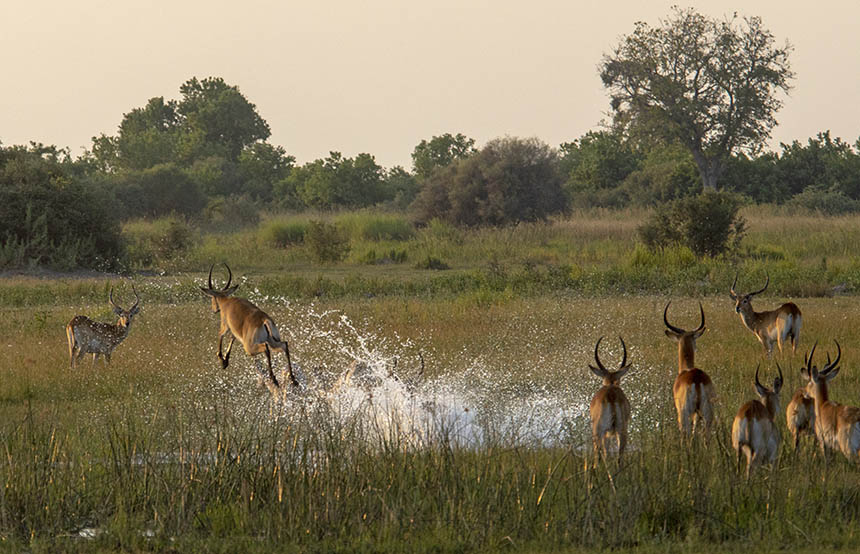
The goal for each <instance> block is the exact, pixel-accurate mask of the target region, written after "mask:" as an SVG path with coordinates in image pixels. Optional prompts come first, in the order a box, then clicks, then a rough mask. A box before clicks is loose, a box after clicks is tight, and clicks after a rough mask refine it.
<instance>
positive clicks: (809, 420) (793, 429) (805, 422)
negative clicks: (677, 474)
mask: <svg viewBox="0 0 860 554" xmlns="http://www.w3.org/2000/svg"><path fill="white" fill-rule="evenodd" d="M807 366H808V362H807V358H806V356H804V358H803V367H801V368H800V375H801V377H802V378H803V383H804V386H801V387H798V388H797V390H795V391H794V395H793V396H792V397H791V401H790V402H789V403H788V406H786V408H785V425H786V427H788V431H789V432H790V433H791V438H792V439H793V440H794V450H795V452H797V448H798V446H799V445H800V436H801V435H810V436H812V439H813V440H815V439H816V437H815V400H814V399H813V397H812V394H813V393H812V384H811V379H810V376H809V369H808V367H807Z"/></svg>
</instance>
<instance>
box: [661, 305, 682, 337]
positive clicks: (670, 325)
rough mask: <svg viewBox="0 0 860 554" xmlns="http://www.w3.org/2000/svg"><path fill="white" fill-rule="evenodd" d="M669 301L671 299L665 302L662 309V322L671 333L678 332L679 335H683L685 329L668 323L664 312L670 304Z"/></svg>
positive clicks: (666, 311) (667, 310)
mask: <svg viewBox="0 0 860 554" xmlns="http://www.w3.org/2000/svg"><path fill="white" fill-rule="evenodd" d="M671 303H672V301H671V300H670V301H669V302H668V303H667V304H666V309H665V310H663V323H665V324H666V327H668V328H669V330H670V331H672V332H673V333H678V334H679V335H683V334H684V333H685V331H684V330H683V329H681V328H679V327H675V326H674V325H672V324H671V323H669V319H668V318H667V317H666V314H667V313H668V312H669V304H671Z"/></svg>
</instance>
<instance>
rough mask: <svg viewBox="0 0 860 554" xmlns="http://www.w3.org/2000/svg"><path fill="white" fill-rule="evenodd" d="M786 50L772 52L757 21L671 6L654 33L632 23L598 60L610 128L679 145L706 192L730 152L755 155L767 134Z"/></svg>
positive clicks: (786, 73) (783, 85)
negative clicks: (606, 94)
mask: <svg viewBox="0 0 860 554" xmlns="http://www.w3.org/2000/svg"><path fill="white" fill-rule="evenodd" d="M791 50H792V47H791V45H790V44H789V43H788V42H786V43H785V44H784V45H783V46H780V47H778V46H776V45H775V41H774V36H773V35H772V34H771V33H770V32H769V31H768V30H767V29H765V28H764V27H763V25H762V21H761V19H760V18H758V17H746V18H743V19H739V18H738V17H737V15H735V16H733V17H732V18H730V19H726V20H717V19H711V18H708V17H705V16H703V15H701V14H699V13H697V12H696V11H695V10H693V9H692V8H689V9H680V8H677V7H676V8H674V11H673V13H672V16H671V17H670V18H669V19H667V20H665V21H661V24H660V26H659V27H651V26H649V25H648V24H647V23H644V22H638V23H636V25H635V29H634V31H633V33H631V34H630V35H627V36H625V37H622V39H621V41H620V44H618V46H616V48H615V49H614V50H613V52H612V53H611V54H607V55H605V56H604V58H603V61H602V63H601V66H600V76H601V79H602V80H603V84H604V86H605V87H606V88H607V89H609V92H610V96H611V105H612V109H613V111H614V114H615V120H616V123H617V124H619V125H621V126H623V127H625V128H626V129H628V130H630V131H631V132H632V133H637V132H639V133H648V134H663V135H665V136H667V138H675V139H677V140H679V141H680V142H681V144H683V145H684V146H685V147H686V148H687V149H689V150H690V152H691V153H692V155H693V159H694V160H695V162H696V165H697V167H698V169H699V173H700V174H701V177H702V183H703V184H704V186H705V187H706V188H712V189H713V188H716V186H717V183H718V181H719V178H720V176H721V175H722V173H723V171H724V170H725V167H726V163H727V160H728V159H729V157H730V156H731V155H732V154H733V153H735V152H738V151H744V152H748V153H752V154H756V153H758V152H759V151H760V149H761V147H762V145H763V144H764V141H765V140H766V139H767V138H768V137H769V136H770V131H771V129H772V128H773V127H774V126H775V125H776V123H777V122H776V117H775V115H776V112H777V111H778V110H779V109H780V107H782V101H781V100H780V98H779V95H778V93H779V92H780V91H782V92H786V91H788V90H789V88H790V87H789V81H790V80H791V79H792V78H793V76H794V74H793V73H792V71H791V68H790V64H789V54H790V52H791Z"/></svg>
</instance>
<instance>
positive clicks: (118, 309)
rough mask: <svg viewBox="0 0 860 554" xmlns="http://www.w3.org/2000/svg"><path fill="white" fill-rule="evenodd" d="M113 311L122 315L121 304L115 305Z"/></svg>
mask: <svg viewBox="0 0 860 554" xmlns="http://www.w3.org/2000/svg"><path fill="white" fill-rule="evenodd" d="M113 313H115V314H116V315H122V308H120V307H119V306H114V307H113Z"/></svg>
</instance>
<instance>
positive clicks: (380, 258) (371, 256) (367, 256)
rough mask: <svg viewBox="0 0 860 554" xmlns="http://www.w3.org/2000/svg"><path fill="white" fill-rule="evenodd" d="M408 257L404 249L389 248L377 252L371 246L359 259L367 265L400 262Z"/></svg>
mask: <svg viewBox="0 0 860 554" xmlns="http://www.w3.org/2000/svg"><path fill="white" fill-rule="evenodd" d="M408 257H409V256H408V255H407V253H406V250H405V249H400V250H398V249H396V248H391V249H389V250H388V251H387V252H385V251H383V252H380V253H378V254H377V252H376V249H375V248H371V249H369V250H367V251H366V252H365V253H364V254H363V255H361V256H360V257H359V261H360V262H361V263H363V264H368V265H378V264H402V263H404V262H406V260H407V259H408Z"/></svg>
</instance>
